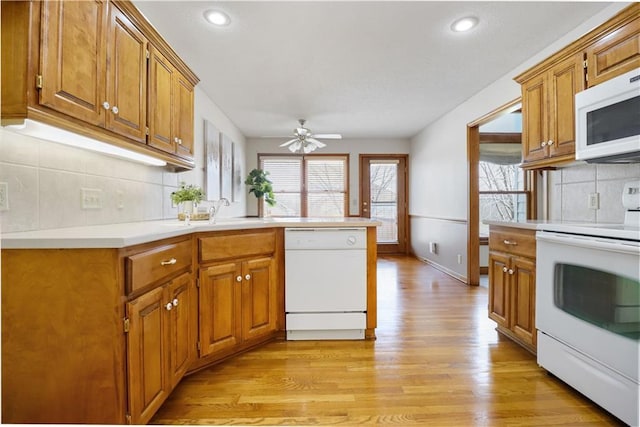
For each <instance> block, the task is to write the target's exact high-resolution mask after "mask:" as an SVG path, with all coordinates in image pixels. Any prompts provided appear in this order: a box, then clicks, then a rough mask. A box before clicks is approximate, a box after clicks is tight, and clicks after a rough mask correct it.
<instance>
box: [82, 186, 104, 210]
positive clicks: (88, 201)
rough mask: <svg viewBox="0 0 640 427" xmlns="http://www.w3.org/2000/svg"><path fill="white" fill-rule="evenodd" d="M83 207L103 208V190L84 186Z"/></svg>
mask: <svg viewBox="0 0 640 427" xmlns="http://www.w3.org/2000/svg"><path fill="white" fill-rule="evenodd" d="M81 194H82V209H102V190H101V189H99V188H82V189H81Z"/></svg>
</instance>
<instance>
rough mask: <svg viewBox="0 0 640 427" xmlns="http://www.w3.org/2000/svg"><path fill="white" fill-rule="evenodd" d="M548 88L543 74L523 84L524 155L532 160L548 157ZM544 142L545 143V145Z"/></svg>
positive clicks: (524, 157)
mask: <svg viewBox="0 0 640 427" xmlns="http://www.w3.org/2000/svg"><path fill="white" fill-rule="evenodd" d="M546 141H547V88H546V75H545V74H541V75H539V76H536V77H534V78H532V79H531V80H528V81H527V82H525V83H523V84H522V145H523V146H522V155H523V161H525V162H532V161H535V160H541V159H544V158H545V157H547V153H548V151H547V148H546ZM543 142H544V145H543Z"/></svg>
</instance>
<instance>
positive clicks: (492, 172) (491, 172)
mask: <svg viewBox="0 0 640 427" xmlns="http://www.w3.org/2000/svg"><path fill="white" fill-rule="evenodd" d="M478 183H479V188H480V191H518V190H524V171H523V170H522V169H521V168H519V167H518V166H517V165H498V164H495V163H489V162H479V163H478Z"/></svg>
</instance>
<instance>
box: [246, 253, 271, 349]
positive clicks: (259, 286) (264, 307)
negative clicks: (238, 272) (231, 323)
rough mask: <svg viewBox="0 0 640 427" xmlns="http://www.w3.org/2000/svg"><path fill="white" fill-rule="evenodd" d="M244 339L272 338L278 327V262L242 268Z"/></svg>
mask: <svg viewBox="0 0 640 427" xmlns="http://www.w3.org/2000/svg"><path fill="white" fill-rule="evenodd" d="M242 274H243V279H244V280H243V284H242V338H243V340H247V339H252V338H259V337H262V336H265V335H269V334H271V333H272V332H274V331H275V330H276V328H277V322H276V320H277V309H278V305H277V299H276V298H277V297H276V277H275V263H274V260H273V258H271V257H265V258H258V259H254V260H249V261H246V262H244V263H243V266H242Z"/></svg>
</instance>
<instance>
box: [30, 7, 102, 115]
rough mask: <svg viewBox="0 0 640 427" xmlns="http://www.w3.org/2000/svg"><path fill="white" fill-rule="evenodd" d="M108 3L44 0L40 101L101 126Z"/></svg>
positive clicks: (54, 108) (42, 103)
mask: <svg viewBox="0 0 640 427" xmlns="http://www.w3.org/2000/svg"><path fill="white" fill-rule="evenodd" d="M107 7H108V2H107V1H100V0H95V1H94V0H92V1H46V2H42V25H41V34H42V43H41V52H40V70H41V73H42V88H41V89H40V95H39V103H40V104H41V105H45V106H47V107H49V108H51V109H53V110H56V111H59V112H61V113H64V114H67V115H69V116H72V117H74V118H77V119H80V120H82V121H84V122H87V123H91V124H94V125H101V126H102V125H104V117H105V110H104V108H103V102H105V101H106V93H105V70H106V46H105V35H106V20H107Z"/></svg>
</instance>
